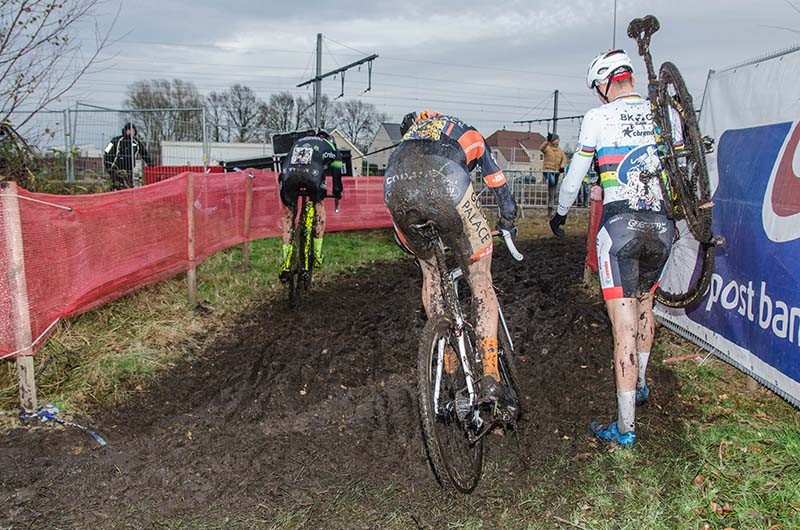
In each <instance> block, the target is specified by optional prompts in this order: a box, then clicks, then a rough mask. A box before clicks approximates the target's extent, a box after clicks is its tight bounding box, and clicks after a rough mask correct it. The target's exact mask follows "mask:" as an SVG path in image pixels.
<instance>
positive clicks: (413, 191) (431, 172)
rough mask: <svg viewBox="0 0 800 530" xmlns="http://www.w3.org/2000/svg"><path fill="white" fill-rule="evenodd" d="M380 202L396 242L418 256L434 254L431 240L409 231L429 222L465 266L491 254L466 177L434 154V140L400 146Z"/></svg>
mask: <svg viewBox="0 0 800 530" xmlns="http://www.w3.org/2000/svg"><path fill="white" fill-rule="evenodd" d="M384 201H385V202H386V206H387V207H388V208H389V211H390V212H391V214H392V220H393V221H394V226H395V230H396V231H397V236H398V238H399V239H400V241H401V242H402V243H403V244H404V245H406V246H407V247H408V248H409V249H410V250H411V251H412V252H413V253H414V255H416V256H417V257H418V258H421V259H425V260H427V259H430V258H431V257H432V256H433V245H432V243H431V241H429V240H427V239H426V238H425V237H424V236H422V234H420V233H419V232H418V231H417V230H415V229H414V228H412V225H415V224H422V223H425V222H427V221H432V222H433V223H434V225H435V226H436V228H437V229H438V232H439V235H440V237H441V239H442V241H443V242H444V244H445V245H446V246H448V247H450V248H451V249H453V250H454V251H455V252H456V253H457V254H458V255H459V257H460V258H461V260H462V262H463V263H466V264H470V263H473V262H475V261H478V260H479V259H481V258H483V257H486V256H489V255H490V254H491V253H492V235H491V231H490V230H489V225H488V223H487V222H486V218H485V217H484V216H483V213H482V212H481V210H480V201H479V200H478V196H477V194H476V193H475V191H474V190H473V188H472V183H471V180H470V176H469V173H467V171H466V170H465V169H464V168H463V167H462V166H461V165H460V164H458V163H457V162H454V161H453V160H452V159H451V158H449V157H447V156H442V154H441V152H437V151H436V143H435V142H404V143H402V144H400V146H399V147H398V148H397V150H396V151H395V152H394V153H393V154H392V157H391V159H390V160H389V165H388V167H387V168H386V176H385V180H384Z"/></svg>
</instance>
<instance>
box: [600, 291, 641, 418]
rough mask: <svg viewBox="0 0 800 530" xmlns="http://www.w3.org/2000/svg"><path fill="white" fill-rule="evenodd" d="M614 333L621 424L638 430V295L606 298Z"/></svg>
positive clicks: (618, 410) (615, 368)
mask: <svg viewBox="0 0 800 530" xmlns="http://www.w3.org/2000/svg"><path fill="white" fill-rule="evenodd" d="M606 307H607V308H608V316H609V317H610V318H611V325H612V327H613V333H614V375H615V379H616V384H617V414H618V416H617V428H618V429H619V431H620V432H621V433H626V432H628V431H632V430H634V424H635V419H636V379H637V377H638V365H639V363H638V359H637V348H636V344H637V339H638V337H639V301H638V299H636V298H617V299H613V300H606Z"/></svg>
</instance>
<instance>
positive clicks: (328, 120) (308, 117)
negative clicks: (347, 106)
mask: <svg viewBox="0 0 800 530" xmlns="http://www.w3.org/2000/svg"><path fill="white" fill-rule="evenodd" d="M321 108H322V111H321V115H320V127H322V128H323V129H327V128H329V127H334V126H335V125H336V123H335V122H336V115H337V113H338V110H339V106H338V105H337V103H336V102H335V101H333V100H332V99H331V98H329V97H328V96H326V95H323V96H322V105H321ZM296 115H297V127H298V128H301V127H302V128H309V129H313V128H314V125H315V124H314V119H315V117H314V100H313V99H312V98H311V97H310V96H309V97H308V99H305V98H302V97H299V98H297V108H296Z"/></svg>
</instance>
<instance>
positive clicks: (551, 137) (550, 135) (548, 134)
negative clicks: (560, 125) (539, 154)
mask: <svg viewBox="0 0 800 530" xmlns="http://www.w3.org/2000/svg"><path fill="white" fill-rule="evenodd" d="M547 141H548V142H552V141H553V133H547Z"/></svg>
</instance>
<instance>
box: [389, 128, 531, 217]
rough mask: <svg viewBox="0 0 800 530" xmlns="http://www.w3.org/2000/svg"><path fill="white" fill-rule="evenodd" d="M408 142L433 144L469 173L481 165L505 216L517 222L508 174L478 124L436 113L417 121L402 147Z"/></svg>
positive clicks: (395, 155) (437, 150) (440, 152)
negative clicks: (474, 124) (478, 129)
mask: <svg viewBox="0 0 800 530" xmlns="http://www.w3.org/2000/svg"><path fill="white" fill-rule="evenodd" d="M407 142H426V143H432V145H433V146H434V148H433V150H434V151H436V152H438V154H440V155H441V156H443V157H445V158H447V159H450V160H452V161H454V162H456V163H458V164H460V165H461V166H462V167H463V168H464V170H465V171H466V172H467V173H469V172H470V171H472V170H473V169H475V168H476V167H478V166H480V168H481V174H482V175H483V180H484V182H485V183H486V185H487V186H488V187H489V188H491V190H492V192H493V193H494V195H495V197H496V199H497V204H498V207H499V208H500V215H501V217H503V219H505V220H506V222H507V223H512V222H513V221H514V219H515V218H516V214H517V204H516V202H515V201H514V197H513V196H512V195H511V190H510V189H509V188H508V185H507V183H506V177H505V175H503V171H502V170H501V169H500V166H498V165H497V161H495V159H494V156H492V150H491V148H490V147H489V146H488V145H487V144H486V140H485V139H484V138H483V136H481V133H479V132H478V131H477V130H476V129H475V128H474V127H471V126H469V125H467V124H466V123H464V122H463V121H461V120H459V119H458V118H455V117H453V116H444V115H439V116H434V117H432V118H428V119H425V120H419V121H417V122H416V123H414V124H413V125H412V126H411V128H410V129H409V130H408V132H406V134H405V136H403V140H402V142H401V146H402V145H403V144H406V143H407ZM399 151H400V149H396V150H395V151H394V152H393V153H392V155H391V156H390V157H389V163H388V164H387V173H386V174H387V175H389V172H388V168H389V167H390V166H391V165H392V159H393V158H394V159H396V158H397V156H399V153H398V152H399Z"/></svg>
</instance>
